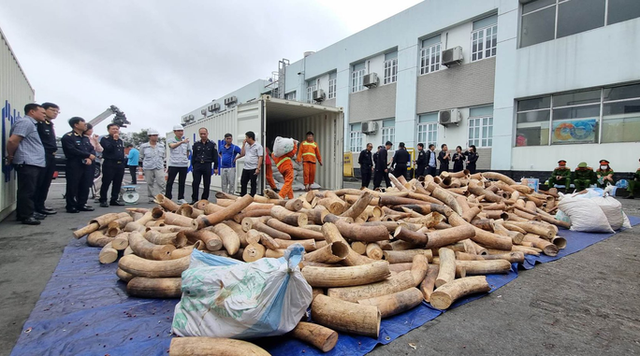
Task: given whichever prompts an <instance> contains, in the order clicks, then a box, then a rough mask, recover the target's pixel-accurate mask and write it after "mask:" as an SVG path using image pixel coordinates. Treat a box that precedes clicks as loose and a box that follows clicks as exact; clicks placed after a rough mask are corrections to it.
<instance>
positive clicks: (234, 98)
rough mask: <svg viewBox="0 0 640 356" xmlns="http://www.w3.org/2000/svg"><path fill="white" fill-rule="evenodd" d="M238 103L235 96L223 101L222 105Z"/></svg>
mask: <svg viewBox="0 0 640 356" xmlns="http://www.w3.org/2000/svg"><path fill="white" fill-rule="evenodd" d="M236 102H238V98H236V97H235V96H230V97H228V98H226V99H224V105H231V104H234V103H236Z"/></svg>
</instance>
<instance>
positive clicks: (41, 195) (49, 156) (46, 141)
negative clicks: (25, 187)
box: [33, 103, 60, 215]
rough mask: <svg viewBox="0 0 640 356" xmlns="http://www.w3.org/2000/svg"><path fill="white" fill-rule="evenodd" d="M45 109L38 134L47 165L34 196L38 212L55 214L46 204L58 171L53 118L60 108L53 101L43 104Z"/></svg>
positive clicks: (39, 123)
mask: <svg viewBox="0 0 640 356" xmlns="http://www.w3.org/2000/svg"><path fill="white" fill-rule="evenodd" d="M42 108H43V109H44V115H45V119H44V121H42V122H38V124H37V128H38V135H40V141H42V146H44V158H45V161H46V162H45V164H46V167H44V169H43V170H42V174H40V176H39V177H38V187H37V189H36V194H35V196H34V197H33V201H34V203H35V207H36V212H38V213H40V214H45V215H53V214H55V213H56V211H55V210H53V209H52V208H48V207H46V206H45V205H44V203H45V201H46V200H47V195H48V194H49V188H50V187H51V180H53V173H54V172H55V171H56V151H57V150H58V145H57V144H56V132H55V130H54V129H53V120H55V118H56V117H58V113H59V112H60V108H59V107H58V105H56V104H53V103H44V104H42Z"/></svg>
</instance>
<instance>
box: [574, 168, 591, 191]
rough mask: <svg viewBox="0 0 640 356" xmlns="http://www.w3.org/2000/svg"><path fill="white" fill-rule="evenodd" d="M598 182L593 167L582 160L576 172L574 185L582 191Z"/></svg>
mask: <svg viewBox="0 0 640 356" xmlns="http://www.w3.org/2000/svg"><path fill="white" fill-rule="evenodd" d="M595 182H596V174H595V172H594V171H593V168H591V167H589V166H587V162H580V163H579V164H578V168H576V170H575V172H574V178H573V185H575V187H576V191H578V192H580V191H583V190H585V189H586V188H589V187H590V186H591V184H594V183H595Z"/></svg>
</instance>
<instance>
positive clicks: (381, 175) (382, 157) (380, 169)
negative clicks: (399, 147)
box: [373, 141, 393, 189]
mask: <svg viewBox="0 0 640 356" xmlns="http://www.w3.org/2000/svg"><path fill="white" fill-rule="evenodd" d="M384 146H385V147H383V148H381V149H380V151H378V159H376V161H375V163H376V170H375V172H374V175H373V189H378V188H380V184H381V183H382V179H384V182H385V184H386V185H387V188H390V187H391V180H389V175H388V173H389V169H388V165H389V163H388V162H389V161H388V159H387V151H388V150H390V149H391V146H393V143H391V141H387V142H386V143H385V144H384Z"/></svg>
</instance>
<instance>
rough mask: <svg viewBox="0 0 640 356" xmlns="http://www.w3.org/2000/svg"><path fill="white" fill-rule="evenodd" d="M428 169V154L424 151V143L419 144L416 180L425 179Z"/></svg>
mask: <svg viewBox="0 0 640 356" xmlns="http://www.w3.org/2000/svg"><path fill="white" fill-rule="evenodd" d="M426 168H427V153H426V152H425V151H424V143H419V144H418V158H417V159H416V178H418V177H423V176H424V173H425V169H426Z"/></svg>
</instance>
